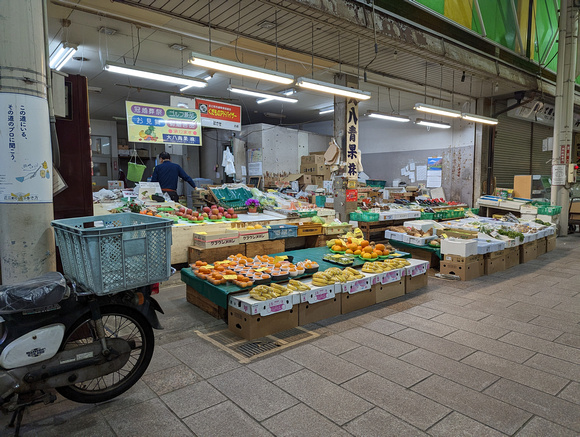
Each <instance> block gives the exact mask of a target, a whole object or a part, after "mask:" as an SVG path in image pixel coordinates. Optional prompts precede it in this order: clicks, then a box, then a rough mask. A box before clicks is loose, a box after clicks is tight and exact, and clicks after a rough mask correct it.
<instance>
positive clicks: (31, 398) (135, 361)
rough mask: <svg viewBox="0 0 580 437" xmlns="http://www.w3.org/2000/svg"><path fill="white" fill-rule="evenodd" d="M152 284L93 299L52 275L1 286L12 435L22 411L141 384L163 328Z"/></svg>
mask: <svg viewBox="0 0 580 437" xmlns="http://www.w3.org/2000/svg"><path fill="white" fill-rule="evenodd" d="M158 292H159V284H152V285H146V286H142V287H139V288H135V289H132V290H125V291H122V292H118V293H114V294H109V295H104V296H97V295H95V294H94V293H91V292H89V291H85V290H83V289H81V288H80V286H77V285H76V283H75V282H74V281H71V280H67V279H66V278H65V277H64V276H63V275H61V274H60V273H58V272H50V273H47V274H45V275H42V276H40V277H38V278H35V279H32V280H29V281H26V282H23V283H20V284H15V285H5V286H0V409H1V410H2V411H3V412H11V413H13V414H12V419H11V421H10V424H9V426H10V427H15V434H14V435H15V436H18V434H19V430H20V426H21V423H22V417H23V414H24V410H25V408H26V407H28V406H30V405H33V404H37V403H41V402H44V403H45V404H48V403H51V402H54V401H55V400H56V396H55V395H54V393H53V392H52V391H51V389H55V390H56V391H57V392H58V393H60V394H61V395H62V396H64V397H66V398H68V399H70V400H72V401H75V402H80V403H98V402H104V401H108V400H110V399H113V398H115V397H116V396H119V395H120V394H121V393H124V392H125V391H127V390H128V389H129V388H131V387H132V386H133V385H134V384H135V383H136V382H137V381H138V380H139V378H141V376H142V375H143V373H144V372H145V370H146V369H147V366H148V365H149V362H150V361H151V357H152V355H153V348H154V342H155V339H154V336H153V328H155V329H162V327H161V325H160V323H159V320H158V318H157V314H156V312H160V313H163V310H162V309H161V307H160V306H159V304H158V303H157V301H156V300H155V299H154V298H153V297H152V295H155V294H157V293H158Z"/></svg>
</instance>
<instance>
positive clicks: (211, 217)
mask: <svg viewBox="0 0 580 437" xmlns="http://www.w3.org/2000/svg"><path fill="white" fill-rule="evenodd" d="M209 219H210V220H217V219H218V218H217V215H215V214H212V215H210V216H209Z"/></svg>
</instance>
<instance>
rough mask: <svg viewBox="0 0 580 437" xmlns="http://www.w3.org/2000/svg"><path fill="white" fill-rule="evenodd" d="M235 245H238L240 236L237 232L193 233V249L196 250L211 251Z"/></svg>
mask: <svg viewBox="0 0 580 437" xmlns="http://www.w3.org/2000/svg"><path fill="white" fill-rule="evenodd" d="M237 244H240V236H239V233H238V231H237V230H232V229H224V230H222V231H217V230H216V231H209V230H208V231H199V232H194V233H193V247H195V248H198V249H212V248H216V247H225V246H235V245H237Z"/></svg>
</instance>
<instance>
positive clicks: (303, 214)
mask: <svg viewBox="0 0 580 437" xmlns="http://www.w3.org/2000/svg"><path fill="white" fill-rule="evenodd" d="M298 215H299V216H300V217H314V216H315V215H318V211H298Z"/></svg>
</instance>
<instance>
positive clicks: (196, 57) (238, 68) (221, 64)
mask: <svg viewBox="0 0 580 437" xmlns="http://www.w3.org/2000/svg"><path fill="white" fill-rule="evenodd" d="M189 62H190V63H191V64H193V65H197V66H198V67H205V68H209V69H211V70H219V71H225V72H226V73H232V74H239V75H240V76H248V77H251V78H254V79H258V80H266V81H268V82H275V83H281V84H284V85H290V84H291V83H292V82H294V76H292V75H290V74H284V73H278V72H277V71H273V70H266V69H265V68H260V67H254V66H252V65H246V64H241V63H239V62H233V61H229V60H227V59H220V58H215V57H213V56H206V55H200V54H198V53H193V52H192V53H191V58H190V59H189Z"/></svg>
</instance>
